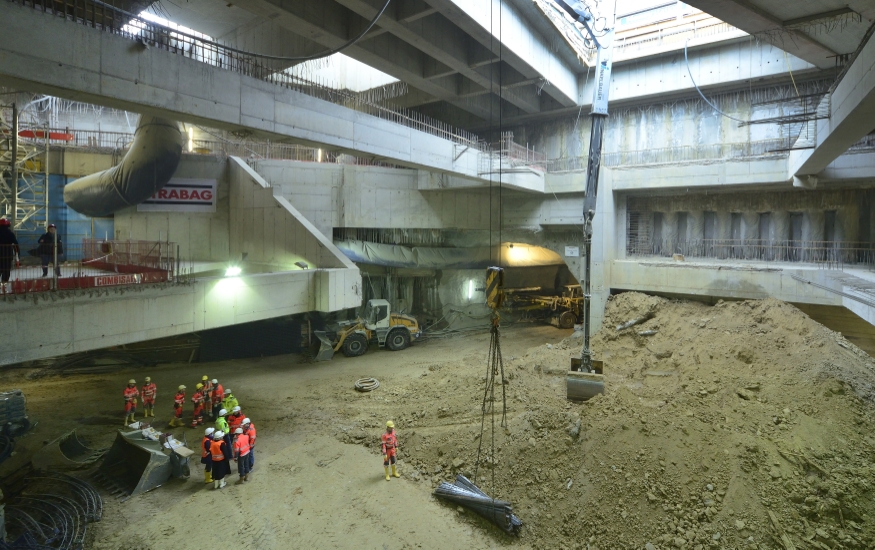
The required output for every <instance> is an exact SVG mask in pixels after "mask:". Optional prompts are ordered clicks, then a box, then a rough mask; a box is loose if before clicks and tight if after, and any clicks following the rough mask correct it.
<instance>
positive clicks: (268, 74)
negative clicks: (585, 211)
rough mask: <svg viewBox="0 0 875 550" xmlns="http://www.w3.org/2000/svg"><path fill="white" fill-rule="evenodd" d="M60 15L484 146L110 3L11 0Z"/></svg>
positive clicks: (469, 135) (405, 112) (474, 138)
mask: <svg viewBox="0 0 875 550" xmlns="http://www.w3.org/2000/svg"><path fill="white" fill-rule="evenodd" d="M9 1H10V2H12V3H14V4H18V5H21V6H24V7H29V8H33V9H35V10H37V11H42V12H44V13H47V14H51V15H53V16H57V17H63V18H64V19H65V20H67V21H72V22H75V23H79V24H81V25H85V26H87V27H92V28H94V29H98V30H101V31H103V32H108V33H111V34H115V35H118V36H122V37H124V38H127V39H129V40H131V41H134V42H137V43H139V44H142V45H143V46H147V47H150V48H157V49H160V50H164V51H167V52H170V53H173V54H177V55H181V56H183V57H187V58H189V59H194V60H196V61H199V62H201V63H204V64H206V65H210V66H212V67H215V68H218V69H224V70H229V71H233V72H237V73H241V74H244V75H246V76H250V77H252V78H257V79H259V80H263V81H266V82H271V83H273V84H276V85H277V86H281V87H284V88H288V89H291V90H294V91H297V92H300V93H304V94H307V95H309V96H312V97H316V98H319V99H322V100H325V101H329V102H331V103H335V104H338V105H343V106H344V107H348V108H350V109H354V110H356V111H359V112H363V113H366V114H369V115H372V116H375V117H378V118H381V119H384V120H388V121H390V122H394V123H396V124H401V125H402V126H406V127H408V128H413V129H415V130H419V131H422V132H426V133H428V134H431V135H434V136H438V137H441V138H444V139H447V140H450V141H453V142H455V143H460V144H463V145H467V146H469V147H477V148H479V147H480V144H481V143H482V142H481V141H480V140H479V138H478V137H477V136H476V135H475V134H472V133H471V132H467V131H465V130H462V129H459V128H454V127H453V126H451V125H449V124H446V123H444V122H441V121H439V120H436V119H433V118H431V117H428V116H425V115H422V114H420V113H417V112H415V111H410V110H407V109H400V108H397V107H389V106H385V105H381V104H377V103H373V102H369V101H366V100H365V99H364V98H363V97H362V95H361V94H356V93H355V92H352V91H349V90H338V89H334V88H331V87H328V86H324V85H322V84H319V83H316V82H313V81H310V80H307V79H304V78H302V77H300V76H295V75H293V74H290V73H288V72H283V71H280V72H278V70H277V68H275V67H274V65H275V64H276V62H273V64H272V63H270V62H262V61H259V60H258V59H257V58H256V57H253V56H251V55H247V54H245V53H241V52H239V51H236V50H235V49H234V48H232V47H230V46H226V45H223V44H220V43H218V42H217V41H215V40H211V39H209V38H206V37H204V38H200V37H197V36H194V35H192V34H189V33H185V32H181V31H175V30H173V29H170V28H168V27H164V26H162V25H158V24H155V23H152V22H149V21H147V20H144V19H140V18H137V19H132V18H131V17H130V16H129V15H127V14H125V13H123V11H121V10H118V9H114V8H111V7H108V6H107V5H105V4H101V5H96V4H89V3H88V2H87V0H9Z"/></svg>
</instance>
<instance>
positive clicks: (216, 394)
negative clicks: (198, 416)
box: [213, 384, 225, 403]
mask: <svg viewBox="0 0 875 550" xmlns="http://www.w3.org/2000/svg"><path fill="white" fill-rule="evenodd" d="M224 398H225V388H223V387H222V385H221V384H216V389H214V390H213V403H221V402H222V399H224Z"/></svg>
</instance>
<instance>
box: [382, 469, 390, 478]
mask: <svg viewBox="0 0 875 550" xmlns="http://www.w3.org/2000/svg"><path fill="white" fill-rule="evenodd" d="M383 469H384V470H386V481H389V467H388V466H383Z"/></svg>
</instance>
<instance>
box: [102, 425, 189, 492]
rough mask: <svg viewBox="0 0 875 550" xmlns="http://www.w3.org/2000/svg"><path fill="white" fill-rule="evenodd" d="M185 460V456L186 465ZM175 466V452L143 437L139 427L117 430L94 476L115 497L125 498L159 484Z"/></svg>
mask: <svg viewBox="0 0 875 550" xmlns="http://www.w3.org/2000/svg"><path fill="white" fill-rule="evenodd" d="M173 458H176V460H175V462H176V464H174V461H173V460H172V459H173ZM187 462H188V459H185V467H186V468H187V467H188V464H187ZM175 467H176V468H175ZM178 467H179V458H178V457H177V455H176V454H175V453H169V454H167V453H165V452H164V450H163V449H162V445H161V443H160V442H158V441H152V440H150V439H146V438H145V437H143V434H142V433H141V432H139V431H136V432H122V431H121V430H119V432H118V434H117V435H116V438H115V443H113V445H112V447H111V448H110V449H109V452H108V453H107V454H106V458H104V459H103V464H101V466H100V468H99V469H98V471H97V473H96V474H95V478H96V479H97V480H98V481H99V482H101V484H102V485H104V487H105V488H106V489H107V490H108V491H109V492H111V493H112V494H114V495H115V496H117V497H118V498H124V499H127V498H129V497H132V496H134V495H137V494H139V493H143V492H146V491H149V490H152V489H155V488H156V487H160V486H161V485H163V484H164V483H165V482H167V480H168V479H170V477H171V476H173V475H174V469H178ZM176 473H180V472H176ZM177 477H182V476H181V475H178V476H177Z"/></svg>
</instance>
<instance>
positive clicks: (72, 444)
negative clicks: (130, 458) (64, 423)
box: [31, 430, 108, 470]
mask: <svg viewBox="0 0 875 550" xmlns="http://www.w3.org/2000/svg"><path fill="white" fill-rule="evenodd" d="M107 450H108V449H91V448H89V447H88V446H87V445H86V444H85V442H84V441H82V440H81V439H79V437H78V436H77V435H76V430H73V431H72V432H67V433H65V434H64V435H62V436H61V437H59V438H57V439H55V440H54V441H51V442H49V443H48V445H46V446H45V447H43V448H42V449H40V450H39V451H37V452H36V453H35V454H34V456H33V458H32V459H31V462H32V463H33V466H34V468H36V469H38V470H46V469H53V470H81V469H83V468H90V467H91V466H93V465H94V463H95V462H97V461H98V460H100V458H101V457H102V456H103V455H105V454H106V452H107Z"/></svg>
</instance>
